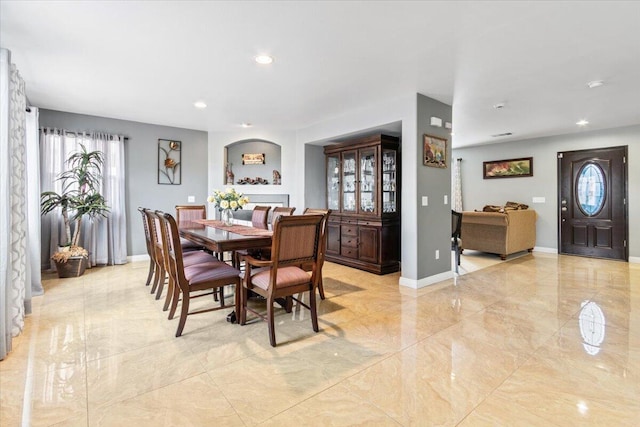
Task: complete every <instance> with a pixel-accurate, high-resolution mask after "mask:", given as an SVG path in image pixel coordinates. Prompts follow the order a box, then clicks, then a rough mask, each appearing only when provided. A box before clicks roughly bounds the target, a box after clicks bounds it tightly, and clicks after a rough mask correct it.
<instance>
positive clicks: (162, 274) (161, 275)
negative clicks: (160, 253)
mask: <svg viewBox="0 0 640 427" xmlns="http://www.w3.org/2000/svg"><path fill="white" fill-rule="evenodd" d="M157 273H158V274H156V280H154V282H153V286H152V287H151V292H150V293H152V294H155V293H156V290H157V289H158V286H163V285H164V281H165V279H166V275H167V274H166V273H167V272H166V271H165V270H164V266H163V265H161V266H159V267H158V271H157Z"/></svg>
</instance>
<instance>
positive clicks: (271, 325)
mask: <svg viewBox="0 0 640 427" xmlns="http://www.w3.org/2000/svg"><path fill="white" fill-rule="evenodd" d="M273 302H274V301H273V299H272V298H267V323H268V324H269V342H270V343H271V347H275V346H276V331H275V322H274V319H273Z"/></svg>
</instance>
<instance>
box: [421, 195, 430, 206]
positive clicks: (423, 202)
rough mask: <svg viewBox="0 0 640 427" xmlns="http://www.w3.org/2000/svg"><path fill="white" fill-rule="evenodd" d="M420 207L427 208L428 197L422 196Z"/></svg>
mask: <svg viewBox="0 0 640 427" xmlns="http://www.w3.org/2000/svg"><path fill="white" fill-rule="evenodd" d="M422 206H429V197H428V196H422Z"/></svg>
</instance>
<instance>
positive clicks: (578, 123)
mask: <svg viewBox="0 0 640 427" xmlns="http://www.w3.org/2000/svg"><path fill="white" fill-rule="evenodd" d="M576 124H577V125H578V126H585V125H588V124H589V121H588V120H585V119H582V120H578V121H577V122H576Z"/></svg>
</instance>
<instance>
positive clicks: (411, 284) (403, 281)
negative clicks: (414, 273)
mask: <svg viewBox="0 0 640 427" xmlns="http://www.w3.org/2000/svg"><path fill="white" fill-rule="evenodd" d="M453 275H454V273H453V271H445V272H444V273H439V274H434V275H433V276H429V277H424V278H422V279H420V280H414V279H408V278H406V277H400V281H399V284H400V286H406V287H407V288H411V289H420V288H424V287H425V286H429V285H434V284H436V283H440V282H442V281H443V280H447V279H451V278H452V277H453Z"/></svg>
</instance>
